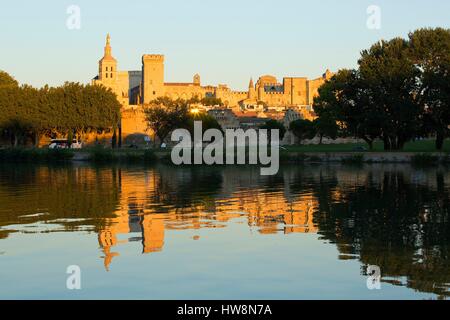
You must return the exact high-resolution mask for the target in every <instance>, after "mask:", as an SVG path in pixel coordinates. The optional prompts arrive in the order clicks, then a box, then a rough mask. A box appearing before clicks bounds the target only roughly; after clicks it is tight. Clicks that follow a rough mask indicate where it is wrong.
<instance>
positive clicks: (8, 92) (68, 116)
mask: <svg viewBox="0 0 450 320" xmlns="http://www.w3.org/2000/svg"><path fill="white" fill-rule="evenodd" d="M11 79H12V77H9V76H8V75H7V74H5V73H1V74H0V128H2V129H3V130H4V132H6V134H7V135H9V136H10V138H11V142H12V145H14V146H17V145H19V144H25V143H26V142H27V140H30V138H31V140H32V141H33V143H34V145H36V146H37V145H38V143H39V140H40V137H41V136H42V135H47V136H49V137H51V136H56V135H70V134H74V133H76V134H79V135H81V134H83V133H85V132H88V131H91V130H96V131H104V130H110V129H111V128H116V127H117V125H118V123H119V119H120V103H119V102H118V101H117V98H116V95H115V94H114V93H113V92H112V91H111V90H110V89H107V88H105V87H101V86H90V85H87V86H85V85H82V84H78V83H66V84H64V85H63V86H61V87H56V88H51V87H48V86H45V87H43V88H41V89H36V88H33V87H31V86H28V85H22V86H20V87H19V86H17V85H16V84H17V82H15V80H13V79H12V80H11Z"/></svg>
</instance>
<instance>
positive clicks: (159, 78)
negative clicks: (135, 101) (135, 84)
mask: <svg viewBox="0 0 450 320" xmlns="http://www.w3.org/2000/svg"><path fill="white" fill-rule="evenodd" d="M164 94H165V90H164V56H163V55H161V54H144V55H143V56H142V97H143V102H144V103H149V102H150V101H152V100H154V99H156V98H158V97H162V96H164Z"/></svg>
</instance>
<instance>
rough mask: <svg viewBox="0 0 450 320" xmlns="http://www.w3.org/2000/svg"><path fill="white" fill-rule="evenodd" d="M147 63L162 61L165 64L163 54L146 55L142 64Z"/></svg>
mask: <svg viewBox="0 0 450 320" xmlns="http://www.w3.org/2000/svg"><path fill="white" fill-rule="evenodd" d="M145 61H161V62H164V55H163V54H144V55H143V56H142V63H144V62H145Z"/></svg>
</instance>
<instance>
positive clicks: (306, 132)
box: [289, 119, 317, 140]
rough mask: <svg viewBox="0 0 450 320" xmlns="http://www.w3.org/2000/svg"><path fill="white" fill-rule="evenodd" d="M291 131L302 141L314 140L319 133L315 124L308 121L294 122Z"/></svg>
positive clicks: (290, 126)
mask: <svg viewBox="0 0 450 320" xmlns="http://www.w3.org/2000/svg"><path fill="white" fill-rule="evenodd" d="M289 130H290V131H292V133H293V134H294V135H295V136H296V137H297V138H299V139H300V140H305V139H313V138H314V137H315V136H316V133H317V132H316V128H315V126H314V123H313V122H312V121H310V120H306V119H298V120H295V121H292V122H291V123H290V125H289Z"/></svg>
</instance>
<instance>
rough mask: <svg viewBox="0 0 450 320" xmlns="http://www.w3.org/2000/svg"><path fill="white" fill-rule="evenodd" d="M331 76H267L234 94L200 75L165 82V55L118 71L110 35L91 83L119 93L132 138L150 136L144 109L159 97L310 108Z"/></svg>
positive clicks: (232, 105) (126, 130)
mask: <svg viewBox="0 0 450 320" xmlns="http://www.w3.org/2000/svg"><path fill="white" fill-rule="evenodd" d="M332 75H333V74H332V73H331V72H330V71H329V70H327V71H326V72H325V73H324V74H323V75H322V76H321V77H319V78H317V79H314V80H309V79H307V78H305V77H285V78H283V80H282V82H279V81H278V80H277V79H276V77H274V76H271V75H264V76H262V77H260V78H259V79H258V81H257V82H256V85H255V84H254V83H253V80H252V79H251V80H250V83H249V87H248V90H247V91H233V90H231V89H230V88H229V87H228V86H227V85H225V84H219V85H217V86H212V85H202V84H201V78H200V75H199V74H195V75H194V76H193V79H192V82H180V83H174V82H165V80H164V55H161V54H144V55H143V56H142V69H141V70H136V71H119V70H118V63H117V60H116V59H115V58H114V57H113V56H112V48H111V38H110V36H109V34H108V35H107V37H106V45H105V47H104V55H103V57H102V58H101V59H100V61H99V69H98V75H97V76H96V77H95V78H94V79H93V80H92V83H93V84H97V85H103V86H105V87H108V88H111V90H112V91H113V92H114V93H116V95H117V98H118V100H119V101H120V102H121V104H122V134H124V135H129V134H135V133H148V132H147V130H146V126H145V122H144V114H143V112H142V106H143V105H145V104H148V103H150V102H151V101H152V100H154V99H156V98H158V97H169V98H171V99H174V100H175V99H185V100H187V99H191V98H199V99H202V98H204V97H214V98H218V99H221V100H222V102H223V104H224V106H225V107H226V108H230V109H233V110H236V111H242V110H263V109H266V110H268V109H272V110H280V111H281V109H283V110H284V109H287V108H290V107H295V108H308V107H309V108H310V107H311V105H312V103H313V99H314V97H315V96H316V95H317V92H318V88H319V87H320V86H321V85H322V84H323V83H324V82H325V81H326V80H327V79H329V78H330V77H331V76H332ZM262 106H264V107H262ZM274 108H275V109H274Z"/></svg>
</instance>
